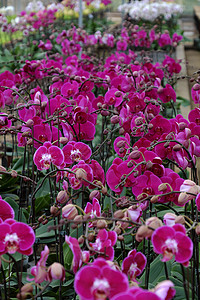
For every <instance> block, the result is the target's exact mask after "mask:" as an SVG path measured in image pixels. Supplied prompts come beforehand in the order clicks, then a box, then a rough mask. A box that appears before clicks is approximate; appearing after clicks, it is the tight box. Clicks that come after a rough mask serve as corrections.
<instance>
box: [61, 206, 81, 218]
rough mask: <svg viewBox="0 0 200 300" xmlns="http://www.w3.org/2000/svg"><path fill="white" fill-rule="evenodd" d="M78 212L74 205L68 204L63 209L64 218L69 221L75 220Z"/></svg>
mask: <svg viewBox="0 0 200 300" xmlns="http://www.w3.org/2000/svg"><path fill="white" fill-rule="evenodd" d="M76 216H78V210H77V209H76V207H75V206H74V205H73V204H67V205H65V206H64V207H63V208H62V217H63V218H65V219H68V220H75V217H76Z"/></svg>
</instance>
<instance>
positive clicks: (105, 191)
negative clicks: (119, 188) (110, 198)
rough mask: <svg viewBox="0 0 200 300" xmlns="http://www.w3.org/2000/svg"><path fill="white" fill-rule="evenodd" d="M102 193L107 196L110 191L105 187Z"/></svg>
mask: <svg viewBox="0 0 200 300" xmlns="http://www.w3.org/2000/svg"><path fill="white" fill-rule="evenodd" d="M101 192H102V194H103V195H106V194H107V192H108V190H107V188H106V187H105V186H104V187H103V188H102V189H101Z"/></svg>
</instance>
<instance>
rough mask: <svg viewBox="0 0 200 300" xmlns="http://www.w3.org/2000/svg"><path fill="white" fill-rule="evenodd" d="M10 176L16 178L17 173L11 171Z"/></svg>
mask: <svg viewBox="0 0 200 300" xmlns="http://www.w3.org/2000/svg"><path fill="white" fill-rule="evenodd" d="M10 175H11V176H12V177H13V178H16V177H17V176H18V174H17V172H16V171H15V170H12V171H11V173H10Z"/></svg>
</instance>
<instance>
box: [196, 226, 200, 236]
mask: <svg viewBox="0 0 200 300" xmlns="http://www.w3.org/2000/svg"><path fill="white" fill-rule="evenodd" d="M195 232H196V234H197V235H200V225H197V227H196V228H195Z"/></svg>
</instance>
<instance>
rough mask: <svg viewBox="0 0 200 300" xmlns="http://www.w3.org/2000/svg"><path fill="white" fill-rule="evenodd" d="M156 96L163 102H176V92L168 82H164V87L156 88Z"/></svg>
mask: <svg viewBox="0 0 200 300" xmlns="http://www.w3.org/2000/svg"><path fill="white" fill-rule="evenodd" d="M158 96H159V98H160V100H161V101H162V102H163V103H167V102H170V101H171V100H172V101H173V102H176V93H175V91H174V89H173V88H172V86H171V85H170V84H166V87H165V88H159V89H158Z"/></svg>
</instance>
